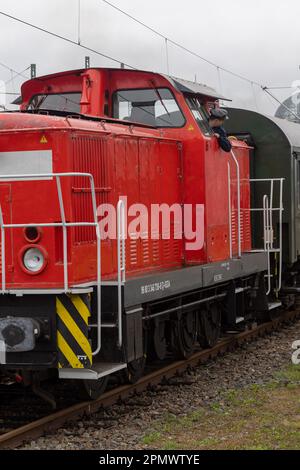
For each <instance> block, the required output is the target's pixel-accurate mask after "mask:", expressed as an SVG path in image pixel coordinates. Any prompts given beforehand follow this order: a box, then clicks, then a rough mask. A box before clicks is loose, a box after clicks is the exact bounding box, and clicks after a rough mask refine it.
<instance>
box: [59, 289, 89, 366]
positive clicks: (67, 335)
mask: <svg viewBox="0 0 300 470" xmlns="http://www.w3.org/2000/svg"><path fill="white" fill-rule="evenodd" d="M56 313H57V347H58V367H59V368H60V369H64V368H72V369H84V368H89V367H91V365H92V349H91V344H90V341H89V339H88V336H89V335H88V333H89V318H90V316H91V301H90V296H89V295H60V296H58V297H56Z"/></svg>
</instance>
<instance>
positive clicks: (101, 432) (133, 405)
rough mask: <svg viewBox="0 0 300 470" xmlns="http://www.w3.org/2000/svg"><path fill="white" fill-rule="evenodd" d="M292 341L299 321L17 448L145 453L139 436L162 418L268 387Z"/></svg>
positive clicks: (298, 333) (285, 362)
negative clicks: (253, 386) (230, 394)
mask: <svg viewBox="0 0 300 470" xmlns="http://www.w3.org/2000/svg"><path fill="white" fill-rule="evenodd" d="M296 340H300V322H299V321H298V322H297V323H295V324H292V325H289V326H287V327H285V328H284V329H282V330H281V331H276V332H274V333H272V334H271V335H268V336H266V337H264V338H259V339H258V340H257V341H254V342H251V343H249V344H244V345H243V346H242V347H240V348H239V349H237V350H236V351H234V352H231V353H227V354H226V355H225V356H223V357H218V358H217V359H216V360H213V361H211V362H209V363H207V364H205V365H201V366H199V367H198V368H197V369H194V370H192V371H189V372H187V373H186V374H185V375H183V376H182V377H180V378H174V379H172V380H171V381H170V382H169V383H168V384H163V385H159V386H157V387H155V388H154V389H153V390H151V391H147V392H144V393H142V394H140V395H139V396H136V397H132V398H131V399H129V400H128V402H127V403H124V404H121V405H114V406H112V407H111V408H109V409H108V410H105V411H100V412H99V413H97V414H94V415H93V416H92V417H89V418H86V419H85V420H80V421H78V422H76V423H70V424H69V425H67V426H65V427H64V428H63V429H60V430H58V431H57V432H56V433H55V434H53V435H48V436H46V437H43V438H39V439H38V440H37V441H34V442H31V443H30V444H27V445H26V446H24V447H23V449H30V450H42V449H49V450H51V449H57V450H92V449H94V450H132V449H147V448H148V447H149V446H148V445H146V444H145V443H143V437H144V436H145V435H146V434H147V432H149V431H150V430H151V428H153V427H154V426H155V424H156V425H157V424H158V423H159V422H160V421H161V419H162V418H163V417H164V416H166V415H167V414H168V415H173V416H174V417H184V416H186V415H187V414H188V413H191V412H193V411H197V410H198V409H199V408H200V407H203V406H204V407H205V406H209V405H210V404H212V403H215V402H218V401H221V400H222V396H224V393H226V391H228V390H232V389H243V388H245V387H247V386H249V385H251V384H258V385H263V384H265V383H267V382H269V381H270V380H271V379H272V378H273V377H274V374H275V373H276V372H278V371H279V370H280V369H281V368H283V367H285V366H288V365H290V364H291V356H292V352H293V351H292V344H293V342H294V341H296Z"/></svg>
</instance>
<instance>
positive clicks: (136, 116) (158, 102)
mask: <svg viewBox="0 0 300 470" xmlns="http://www.w3.org/2000/svg"><path fill="white" fill-rule="evenodd" d="M113 117H114V118H116V119H121V120H126V121H132V122H136V123H141V124H146V125H148V126H152V127H183V126H184V124H185V118H184V115H183V114H182V112H181V110H180V108H179V106H178V104H177V102H176V100H175V97H174V96H173V94H172V92H171V91H170V90H169V89H167V88H153V89H140V90H120V91H117V92H116V93H115V94H114V97H113Z"/></svg>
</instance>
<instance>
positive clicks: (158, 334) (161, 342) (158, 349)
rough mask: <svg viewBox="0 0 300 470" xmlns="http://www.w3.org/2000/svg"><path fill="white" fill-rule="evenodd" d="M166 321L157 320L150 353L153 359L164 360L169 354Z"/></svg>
mask: <svg viewBox="0 0 300 470" xmlns="http://www.w3.org/2000/svg"><path fill="white" fill-rule="evenodd" d="M165 328H166V322H165V321H164V320H162V321H156V322H155V324H154V327H153V330H152V336H151V341H150V348H149V355H150V357H151V359H152V360H157V359H158V360H159V361H163V360H164V359H165V358H166V355H167V338H166V335H165Z"/></svg>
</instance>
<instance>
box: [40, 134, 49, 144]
mask: <svg viewBox="0 0 300 470" xmlns="http://www.w3.org/2000/svg"><path fill="white" fill-rule="evenodd" d="M40 142H41V144H48V140H47V138H46V136H45V135H43V137H42V138H41V140H40Z"/></svg>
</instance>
